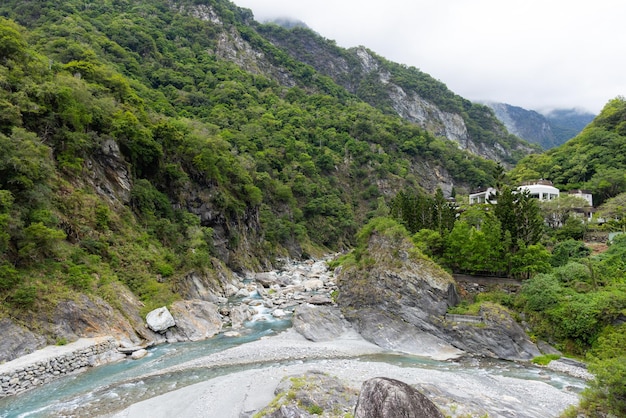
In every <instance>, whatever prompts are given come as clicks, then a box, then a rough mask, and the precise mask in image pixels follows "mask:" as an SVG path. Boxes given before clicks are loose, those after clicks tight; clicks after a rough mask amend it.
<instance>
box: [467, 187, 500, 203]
mask: <svg viewBox="0 0 626 418" xmlns="http://www.w3.org/2000/svg"><path fill="white" fill-rule="evenodd" d="M497 194H498V191H497V190H496V189H494V188H493V187H487V188H486V189H479V190H478V191H476V192H474V193H470V195H469V202H470V205H476V204H479V203H497V202H496V195H497Z"/></svg>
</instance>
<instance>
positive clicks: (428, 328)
mask: <svg viewBox="0 0 626 418" xmlns="http://www.w3.org/2000/svg"><path fill="white" fill-rule="evenodd" d="M367 257H368V261H367V262H363V263H362V265H360V266H353V267H349V268H346V269H345V270H343V271H341V272H340V273H339V276H338V281H337V285H338V286H339V298H338V303H339V305H340V307H341V309H342V311H343V312H344V315H345V317H346V318H347V319H348V320H349V321H351V322H352V323H353V324H355V326H356V328H357V330H358V331H359V332H360V333H361V335H363V336H364V337H365V338H366V339H368V340H370V341H372V342H374V343H376V344H378V345H380V346H382V347H385V348H390V349H394V350H398V351H405V352H410V353H414V354H419V355H426V356H431V357H434V358H446V357H451V356H456V355H459V354H461V353H462V352H466V353H469V354H478V355H484V356H488V357H494V358H502V359H507V360H529V359H531V358H533V357H534V356H537V355H539V350H538V349H537V347H536V346H535V345H534V344H533V343H532V342H531V341H530V340H529V338H528V337H527V336H526V334H525V333H524V331H523V329H522V328H521V327H520V326H519V325H518V324H517V323H515V321H514V320H512V318H511V317H510V315H509V314H508V313H507V312H506V310H505V309H504V308H501V307H485V308H484V312H482V313H481V314H482V317H481V319H479V320H477V322H474V323H465V322H457V321H450V320H447V319H446V311H447V309H448V308H449V307H451V306H454V305H455V304H456V303H458V301H459V298H458V295H457V293H456V288H455V282H454V279H453V278H452V277H451V276H450V275H449V274H448V273H446V272H445V271H443V270H442V269H441V268H440V267H438V266H437V265H436V264H434V263H433V262H431V261H430V260H427V259H425V258H424V257H423V256H422V255H421V254H419V252H417V251H416V250H415V249H414V248H413V245H412V243H410V242H409V241H408V240H404V239H402V240H399V241H398V240H396V241H395V242H394V240H393V239H391V238H389V237H386V236H383V235H381V234H379V233H373V234H372V236H371V237H370V239H369V244H368V247H367Z"/></svg>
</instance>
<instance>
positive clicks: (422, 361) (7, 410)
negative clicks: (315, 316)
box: [0, 319, 585, 418]
mask: <svg viewBox="0 0 626 418" xmlns="http://www.w3.org/2000/svg"><path fill="white" fill-rule="evenodd" d="M246 325H247V327H246V329H245V330H244V332H242V335H241V336H239V337H225V336H224V335H222V334H220V335H218V336H216V337H214V338H211V339H209V340H205V341H201V342H194V343H176V344H164V345H161V346H157V347H154V348H152V349H150V350H149V355H148V356H146V357H144V358H143V359H141V360H130V359H129V360H123V361H121V362H117V363H113V364H108V365H103V366H100V367H95V368H93V369H90V370H88V371H86V372H84V373H80V374H76V375H72V376H67V377H64V378H61V379H59V380H56V381H54V382H52V383H49V384H47V385H44V386H42V387H39V388H37V389H34V390H31V391H29V392H26V393H23V394H20V395H18V396H13V397H8V398H4V399H0V417H2V418H9V417H59V416H63V417H68V416H76V417H83V416H96V415H106V414H110V413H112V412H115V411H118V410H120V409H122V408H124V407H126V406H129V405H130V404H133V403H135V402H138V401H140V400H144V399H148V398H151V397H154V396H157V395H160V394H162V393H165V392H169V391H172V390H175V389H179V388H182V387H184V386H187V385H191V384H194V383H199V382H202V381H205V380H208V379H211V378H213V377H216V376H219V375H225V374H229V373H234V372H237V371H241V370H243V369H245V368H258V367H263V366H260V365H259V364H256V365H248V366H235V367H233V366H230V367H222V368H212V369H197V368H194V369H190V370H184V371H180V372H176V373H169V374H165V375H158V376H153V377H148V378H146V377H141V378H140V376H145V375H146V374H149V373H151V372H156V371H159V370H162V369H164V368H166V367H170V366H174V365H177V364H181V363H184V362H187V361H189V360H193V359H197V358H201V357H203V356H206V355H208V354H211V353H215V352H218V351H221V350H225V349H227V348H230V347H234V346H236V345H240V344H244V343H247V342H250V341H253V340H256V339H259V338H261V337H264V336H269V335H273V334H276V333H278V332H281V331H283V330H285V329H287V328H289V327H290V326H291V321H290V320H271V319H269V320H263V321H253V322H249V323H247V324H246ZM357 359H359V360H362V361H367V362H382V363H389V364H393V365H396V366H400V367H411V368H422V369H436V370H439V371H448V372H450V373H455V372H463V373H468V372H470V373H476V374H480V375H500V376H508V377H515V378H518V379H525V380H539V381H543V382H545V383H548V384H550V385H552V386H555V387H556V388H558V389H563V388H565V387H568V388H569V390H572V391H579V390H581V389H582V388H584V385H585V383H584V381H582V380H580V379H576V378H573V377H570V376H567V375H564V374H561V373H557V372H552V371H550V370H546V369H542V368H538V367H533V366H528V365H525V364H518V363H514V362H506V361H498V360H486V359H482V360H477V359H473V358H468V359H461V360H455V361H434V360H430V359H427V358H421V357H416V356H409V355H403V354H393V353H390V354H377V355H370V356H362V357H358V358H357ZM269 365H271V363H268V366H269Z"/></svg>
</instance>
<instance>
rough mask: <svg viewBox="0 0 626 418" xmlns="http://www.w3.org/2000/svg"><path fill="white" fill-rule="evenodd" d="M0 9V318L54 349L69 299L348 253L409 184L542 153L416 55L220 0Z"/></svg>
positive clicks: (32, 4) (195, 282) (200, 281)
mask: <svg viewBox="0 0 626 418" xmlns="http://www.w3.org/2000/svg"><path fill="white" fill-rule="evenodd" d="M0 16H2V17H0V40H1V42H0V86H1V88H0V109H1V111H0V151H1V152H0V300H1V301H2V305H1V309H0V316H1V317H2V318H4V317H11V318H13V319H14V320H16V321H18V322H20V321H22V322H21V323H23V324H29V325H30V326H31V327H38V329H39V330H40V331H41V333H43V334H45V336H46V338H47V339H48V341H50V342H54V341H55V340H56V339H57V338H59V336H58V335H55V333H56V332H59V331H58V328H55V325H54V324H55V321H57V320H59V317H63V315H62V314H60V313H57V312H56V309H60V307H62V306H70V307H71V306H76V304H79V305H85V306H86V305H87V302H86V300H96V299H97V300H98V301H99V302H98V303H96V305H97V306H98V307H99V308H98V309H100V308H101V307H106V306H109V307H114V308H111V309H118V310H120V311H123V308H122V307H123V306H125V305H126V300H125V297H124V296H123V295H125V293H124V292H122V291H120V288H124V289H130V291H132V293H133V294H134V295H135V296H136V297H138V298H139V299H140V300H141V303H142V304H143V308H141V310H142V312H143V313H146V312H148V311H149V310H150V309H152V308H155V307H159V306H163V305H164V304H170V303H171V302H173V301H175V300H178V299H180V298H192V297H194V296H193V295H197V294H206V289H212V290H213V291H214V292H215V293H217V294H224V293H225V290H224V289H225V287H226V283H227V281H228V280H229V278H232V274H233V273H232V272H233V271H235V272H247V271H252V270H260V269H261V268H265V267H270V266H273V265H276V264H278V261H277V260H278V259H280V258H282V257H287V256H290V257H298V258H306V257H308V256H310V255H315V254H322V253H325V252H328V251H337V250H343V249H346V248H350V247H351V246H352V245H353V243H354V239H355V238H354V235H355V231H356V230H357V229H358V228H359V226H361V225H362V224H363V223H364V222H366V221H367V220H368V219H369V218H371V217H372V216H374V215H376V214H381V213H385V211H386V210H387V209H386V203H387V202H389V201H390V199H391V198H392V197H393V196H394V195H395V194H396V193H397V192H398V191H400V190H403V189H421V190H424V191H428V192H433V191H435V190H436V189H438V188H441V189H442V190H443V192H444V194H445V195H446V197H447V196H450V195H451V194H452V193H453V191H455V190H457V191H463V190H466V191H467V190H469V189H471V188H474V187H476V186H478V185H484V184H490V183H493V181H494V173H495V172H496V168H497V164H496V161H500V162H502V163H503V164H504V165H507V166H510V165H512V164H514V163H515V162H516V161H517V160H518V159H519V158H521V157H522V156H524V155H527V154H528V153H529V152H531V151H533V150H534V149H535V148H532V147H531V146H529V145H528V144H527V143H525V142H522V141H520V140H519V139H517V138H515V137H514V136H512V135H510V134H508V132H506V130H505V129H504V127H503V125H502V124H501V123H500V122H498V121H497V119H496V118H495V117H494V115H493V113H492V112H491V111H490V110H489V109H488V108H486V107H485V106H482V105H475V104H472V103H471V102H469V101H467V100H465V99H462V98H461V97H459V96H457V95H455V94H454V93H452V92H450V91H449V90H448V89H447V88H446V87H445V85H443V84H442V83H440V82H438V81H436V80H434V79H432V78H431V77H430V76H428V75H426V74H424V73H422V72H420V71H418V70H417V69H415V68H406V67H404V66H401V65H398V64H394V63H391V62H389V61H387V60H385V59H383V58H382V57H378V56H376V55H375V54H374V53H373V52H371V51H368V50H367V49H365V48H355V49H351V50H344V49H341V48H338V47H337V46H336V45H334V43H333V42H332V41H327V40H324V39H322V38H320V37H319V36H318V35H316V34H315V33H313V32H311V31H310V30H307V29H305V28H302V27H295V28H293V29H291V30H287V29H284V28H282V27H280V26H277V25H273V24H270V25H262V24H260V23H258V22H255V21H254V19H253V16H252V13H251V12H250V11H249V10H246V9H240V8H237V7H236V6H234V5H233V4H232V3H230V2H228V1H224V0H206V1H192V0H183V1H178V2H171V1H168V0H153V1H117V0H115V1H112V0H111V1H102V2H85V1H83V0H80V1H79V0H70V1H65V2H62V3H52V2H42V1H35V0H26V1H25V0H20V1H17V0H10V1H4V2H2V4H0ZM313 64H315V65H313ZM483 156H488V157H490V158H492V160H488V159H485V158H483ZM67 300H70V301H72V304H64V303H59V301H67ZM102 309H105V308H102ZM107 309H108V308H107ZM94 312H96V310H94ZM93 316H94V317H98V316H100V315H99V314H97V313H94V314H93ZM137 317H139V316H137Z"/></svg>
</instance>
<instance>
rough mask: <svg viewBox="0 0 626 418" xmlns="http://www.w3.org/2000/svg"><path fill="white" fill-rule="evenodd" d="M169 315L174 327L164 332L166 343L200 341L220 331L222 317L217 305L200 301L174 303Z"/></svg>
mask: <svg viewBox="0 0 626 418" xmlns="http://www.w3.org/2000/svg"><path fill="white" fill-rule="evenodd" d="M171 313H172V316H173V319H174V321H175V322H176V326H175V327H173V328H169V329H168V330H167V331H166V337H167V340H168V341H172V342H173V341H200V340H205V339H207V338H211V337H212V336H214V335H215V334H217V333H218V332H220V331H221V330H222V317H221V315H220V313H219V308H218V306H217V305H215V304H214V303H211V302H206V301H202V300H183V301H177V302H174V303H173V304H172V306H171Z"/></svg>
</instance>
